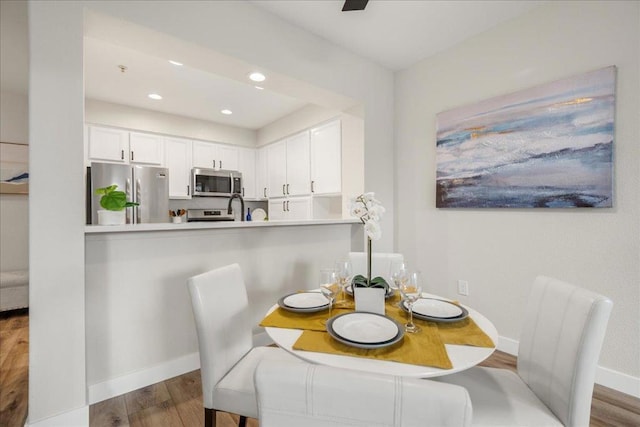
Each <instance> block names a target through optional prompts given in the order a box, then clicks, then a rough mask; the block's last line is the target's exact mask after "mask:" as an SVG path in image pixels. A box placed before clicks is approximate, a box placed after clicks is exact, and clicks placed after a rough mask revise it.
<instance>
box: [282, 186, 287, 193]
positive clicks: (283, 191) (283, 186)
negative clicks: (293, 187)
mask: <svg viewBox="0 0 640 427" xmlns="http://www.w3.org/2000/svg"><path fill="white" fill-rule="evenodd" d="M282 195H283V196H286V195H287V193H285V191H284V184H282Z"/></svg>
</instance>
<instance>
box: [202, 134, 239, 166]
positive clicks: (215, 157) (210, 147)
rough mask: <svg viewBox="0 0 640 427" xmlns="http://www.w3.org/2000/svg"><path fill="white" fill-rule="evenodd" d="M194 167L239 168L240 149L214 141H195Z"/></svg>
mask: <svg viewBox="0 0 640 427" xmlns="http://www.w3.org/2000/svg"><path fill="white" fill-rule="evenodd" d="M193 167H194V168H209V169H229V170H238V149H237V148H236V147H233V146H231V145H222V144H214V143H212V142H202V141H194V142H193Z"/></svg>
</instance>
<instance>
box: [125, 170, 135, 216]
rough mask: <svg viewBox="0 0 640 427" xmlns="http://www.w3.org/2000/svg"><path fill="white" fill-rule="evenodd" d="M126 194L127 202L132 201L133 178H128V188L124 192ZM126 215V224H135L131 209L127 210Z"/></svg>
mask: <svg viewBox="0 0 640 427" xmlns="http://www.w3.org/2000/svg"><path fill="white" fill-rule="evenodd" d="M124 192H125V194H126V195H127V200H131V178H127V183H126V187H125V190H124ZM125 211H126V212H127V213H126V217H127V219H126V221H125V222H126V223H127V224H133V217H132V216H133V215H132V214H133V212H132V211H129V209H125Z"/></svg>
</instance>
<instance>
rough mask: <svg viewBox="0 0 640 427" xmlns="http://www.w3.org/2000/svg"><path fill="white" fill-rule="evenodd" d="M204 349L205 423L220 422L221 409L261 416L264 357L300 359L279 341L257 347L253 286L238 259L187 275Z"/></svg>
mask: <svg viewBox="0 0 640 427" xmlns="http://www.w3.org/2000/svg"><path fill="white" fill-rule="evenodd" d="M187 283H188V287H189V292H190V294H191V303H192V305H193V314H194V318H195V323H196V330H197V334H198V346H199V350H200V373H201V376H202V399H203V404H204V414H205V426H206V427H215V425H216V411H225V412H231V413H234V414H238V415H240V423H239V425H240V426H244V425H245V424H246V417H252V418H257V416H258V404H257V401H256V394H255V386H254V382H253V378H254V371H255V368H256V366H257V365H258V363H259V362H260V361H262V360H296V357H295V356H292V355H291V354H289V353H287V352H285V351H284V350H282V349H280V348H277V347H255V348H252V332H251V329H252V323H251V319H250V316H249V315H250V312H249V304H248V299H247V292H246V289H245V285H244V280H243V278H242V271H241V270H240V266H239V265H238V264H232V265H229V266H226V267H222V268H218V269H215V270H212V271H209V272H207V273H203V274H200V275H198V276H194V277H191V278H190V279H188V281H187Z"/></svg>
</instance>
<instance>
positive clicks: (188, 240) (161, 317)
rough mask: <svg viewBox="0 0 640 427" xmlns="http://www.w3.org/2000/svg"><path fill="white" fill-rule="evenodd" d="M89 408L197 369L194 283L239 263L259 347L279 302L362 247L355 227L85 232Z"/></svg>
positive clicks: (239, 225) (312, 224) (292, 224)
mask: <svg viewBox="0 0 640 427" xmlns="http://www.w3.org/2000/svg"><path fill="white" fill-rule="evenodd" d="M85 230H86V232H85V301H86V305H85V309H86V337H87V343H86V344H87V351H86V366H87V384H88V393H89V403H95V402H99V401H101V400H103V399H106V398H110V397H113V396H117V395H120V394H123V393H126V392H129V391H131V390H135V389H138V388H141V387H144V386H147V385H150V384H153V383H156V382H159V381H163V380H165V379H167V378H171V377H174V376H176V375H181V374H183V373H186V372H190V371H192V370H195V369H198V367H199V358H198V341H197V337H196V329H195V323H194V320H193V313H192V309H191V299H190V297H189V292H188V289H187V279H188V278H189V277H192V276H195V275H198V274H201V273H204V272H206V271H209V270H212V269H214V268H218V267H222V266H224V265H228V264H232V263H238V264H240V267H241V269H242V274H243V278H244V281H245V285H246V289H247V297H248V300H249V310H250V312H251V316H250V317H251V318H252V320H253V327H254V329H253V333H254V340H255V342H256V343H260V342H263V341H264V340H265V339H266V338H267V337H266V334H265V333H264V329H263V328H260V327H259V326H258V324H259V322H260V320H261V319H262V316H263V315H264V313H265V312H266V311H267V309H269V307H270V306H271V305H272V304H273V301H275V300H276V299H277V298H278V297H280V296H281V295H284V294H287V293H291V292H295V291H296V290H298V289H308V288H310V287H315V286H317V281H318V279H319V277H318V275H319V271H320V269H322V268H326V267H331V266H333V264H334V262H335V261H336V260H338V259H341V258H344V257H346V255H347V253H348V252H350V251H362V250H364V233H363V227H362V224H360V222H359V221H358V220H354V219H345V220H311V221H255V222H253V221H252V222H238V221H235V222H233V221H228V222H227V221H220V222H190V223H181V224H174V223H166V224H136V225H122V226H94V225H88V226H86V229H85Z"/></svg>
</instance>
